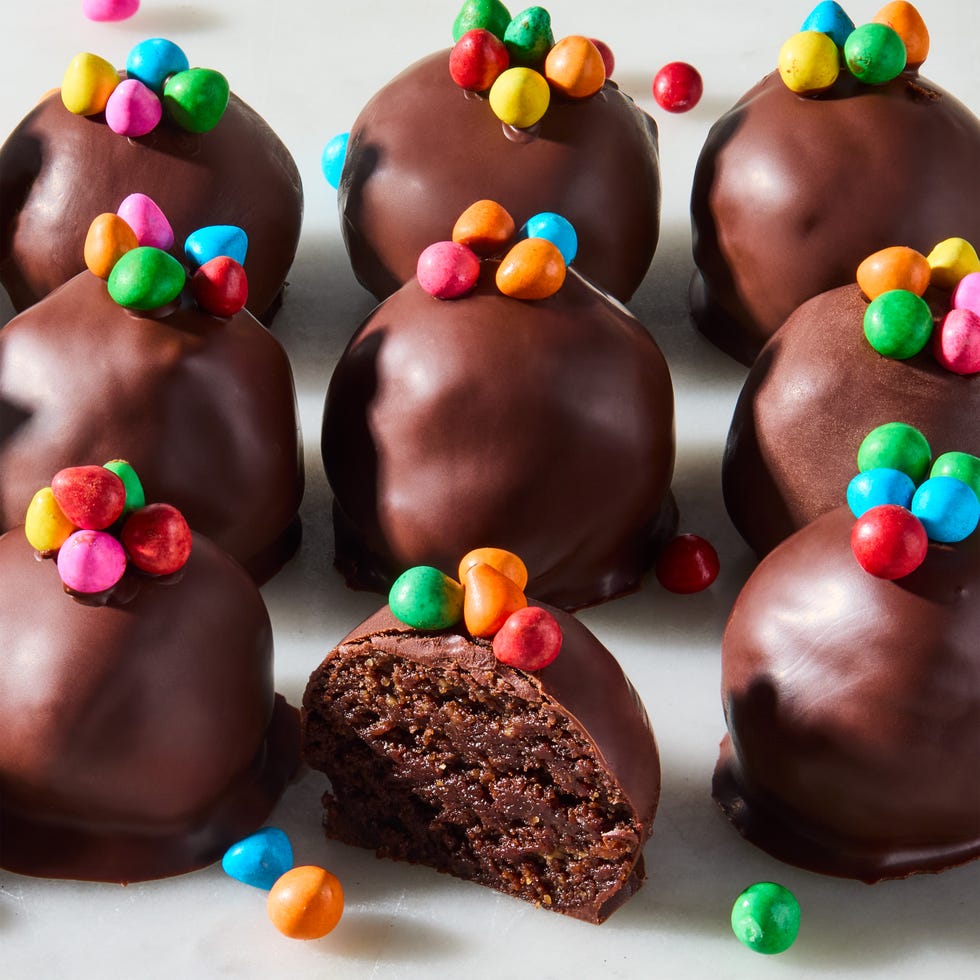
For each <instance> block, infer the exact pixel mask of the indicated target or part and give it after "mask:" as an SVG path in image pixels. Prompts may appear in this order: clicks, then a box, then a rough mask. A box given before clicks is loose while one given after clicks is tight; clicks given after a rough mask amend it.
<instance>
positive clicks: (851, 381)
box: [722, 284, 980, 556]
mask: <svg viewBox="0 0 980 980" xmlns="http://www.w3.org/2000/svg"><path fill="white" fill-rule="evenodd" d="M934 302H935V304H936V308H937V309H938V308H940V306H941V305H942V304H941V303H940V302H939V300H938V299H936V298H934ZM943 302H945V304H946V305H948V295H947V296H945V297H944V298H943ZM867 306H868V301H867V300H866V299H865V298H864V297H863V296H862V293H861V290H860V288H859V287H858V286H857V285H854V284H852V285H850V286H841V287H840V288H839V289H834V290H831V291H830V292H827V293H823V294H822V295H820V296H817V297H815V298H814V299H812V300H810V301H809V302H808V303H805V304H804V305H803V306H801V307H800V308H799V309H798V310H797V311H796V312H795V313H794V314H793V315H792V316H791V317H790V318H789V320H787V321H786V324H785V326H783V327H782V328H781V329H780V330H779V331H778V332H777V333H776V335H775V336H774V337H773V338H772V340H770V341H769V343H768V344H767V345H766V347H765V348H764V349H763V351H762V353H761V354H760V355H759V358H758V360H757V361H756V362H755V364H754V365H753V366H752V369H751V371H750V372H749V376H748V378H747V379H746V382H745V385H744V387H743V389H742V392H741V394H740V396H739V399H738V402H737V404H736V406H735V414H734V416H733V418H732V425H731V429H730V431H729V433H728V442H727V444H726V447H725V457H724V461H723V465H722V488H723V491H724V496H725V506H726V507H727V508H728V513H729V515H730V517H731V519H732V522H733V523H734V524H735V527H736V528H737V529H738V531H739V533H740V534H741V535H742V537H743V538H745V540H746V542H747V543H748V544H749V546H750V547H751V548H752V549H753V550H754V551H755V552H756V553H757V554H758V555H760V556H761V555H764V554H766V553H767V552H769V551H771V550H772V548H774V547H775V546H776V545H777V544H778V543H779V542H780V541H782V540H783V539H784V538H786V537H788V536H789V535H790V534H792V533H793V532H794V531H796V530H797V529H798V528H800V527H802V526H803V525H804V524H807V523H809V522H810V521H812V520H813V519H814V518H815V517H818V516H819V515H820V514H823V513H825V512H826V511H828V510H831V509H832V508H834V507H837V506H838V505H840V504H842V503H844V501H845V499H846V490H847V484H848V481H849V480H850V479H851V477H853V476H854V475H855V474H856V473H857V472H858V466H857V451H858V448H859V447H860V445H861V442H862V440H863V439H864V437H865V436H866V435H867V434H868V433H869V432H870V431H871V430H872V429H874V428H876V427H877V426H879V425H883V424H884V423H886V422H906V423H908V424H909V425H912V426H914V427H915V428H917V429H919V430H920V431H921V432H922V433H923V435H925V437H926V438H927V439H928V441H929V445H930V447H931V449H932V455H933V458H935V457H936V456H939V455H940V454H942V453H945V452H967V453H973V454H974V455H980V426H978V425H977V419H978V418H980V375H972V376H963V375H958V374H953V373H951V372H950V371H947V370H945V369H944V368H943V367H941V366H940V365H939V363H938V362H937V361H936V359H935V357H934V356H933V354H932V350H931V345H927V346H926V348H925V349H924V350H923V351H922V352H921V353H919V354H916V355H915V356H914V357H912V358H910V359H908V360H905V361H898V360H893V359H891V358H888V357H884V356H882V355H881V354H879V353H878V352H877V351H875V350H874V348H872V347H871V345H870V344H869V343H868V341H867V340H866V339H865V335H864V330H863V326H862V324H863V321H864V311H865V310H866V309H867Z"/></svg>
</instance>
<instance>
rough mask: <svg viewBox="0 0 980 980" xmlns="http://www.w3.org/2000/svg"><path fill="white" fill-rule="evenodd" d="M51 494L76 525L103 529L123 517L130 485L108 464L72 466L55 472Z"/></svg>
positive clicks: (85, 528) (96, 529) (91, 529)
mask: <svg viewBox="0 0 980 980" xmlns="http://www.w3.org/2000/svg"><path fill="white" fill-rule="evenodd" d="M51 493H52V494H53V496H54V499H55V501H56V502H57V504H58V506H59V507H60V508H61V512H62V513H63V514H64V515H65V517H67V518H68V520H69V521H71V523H72V524H74V525H75V527H78V528H82V529H83V530H85V531H101V530H103V528H107V527H108V526H109V525H110V524H113V523H115V521H117V520H119V517H120V515H121V514H122V512H123V508H124V507H125V506H126V487H125V486H124V485H123V482H122V480H120V479H119V477H118V476H116V474H115V473H113V472H112V470H107V469H106V468H105V467H104V466H69V467H68V468H67V469H63V470H60V471H59V472H58V473H55V475H54V479H53V480H52V481H51Z"/></svg>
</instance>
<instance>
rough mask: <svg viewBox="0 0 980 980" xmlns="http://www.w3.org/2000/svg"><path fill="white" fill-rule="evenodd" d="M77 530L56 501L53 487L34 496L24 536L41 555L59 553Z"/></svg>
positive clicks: (29, 508) (28, 512) (39, 491)
mask: <svg viewBox="0 0 980 980" xmlns="http://www.w3.org/2000/svg"><path fill="white" fill-rule="evenodd" d="M75 530H77V529H76V527H75V525H74V524H72V522H71V521H70V520H68V518H67V517H65V515H64V513H62V510H61V508H60V507H59V506H58V502H57V501H56V500H55V499H54V493H53V492H52V491H51V487H44V488H43V489H42V490H38V492H37V493H36V494H34V497H33V499H32V500H31V502H30V504H29V505H28V507H27V516H26V517H25V518H24V534H25V535H26V536H27V540H28V542H29V543H30V545H31V547H32V548H33V549H34V550H35V551H40V552H41V554H47V553H49V552H52V551H57V550H58V549H59V548H60V547H61V546H62V545H63V544H64V543H65V542H66V541H67V540H68V535H69V534H71V533H72V531H75Z"/></svg>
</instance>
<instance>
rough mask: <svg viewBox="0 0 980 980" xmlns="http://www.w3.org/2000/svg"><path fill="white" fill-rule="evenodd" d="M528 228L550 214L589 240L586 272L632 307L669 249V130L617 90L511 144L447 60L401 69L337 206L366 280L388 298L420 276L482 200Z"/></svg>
mask: <svg viewBox="0 0 980 980" xmlns="http://www.w3.org/2000/svg"><path fill="white" fill-rule="evenodd" d="M484 198H490V199H492V200H495V201H497V202H499V203H500V204H502V205H503V206H504V207H505V208H506V209H507V210H508V211H509V212H510V214H511V215H512V216H513V218H514V221H515V222H516V223H517V225H518V227H520V226H521V225H522V224H523V223H524V222H525V221H527V219H528V218H530V217H532V216H533V215H535V214H538V213H539V212H541V211H555V212H557V213H558V214H560V215H563V216H564V217H565V218H567V219H568V220H569V221H570V222H571V223H572V224H573V225H574V226H575V230H576V232H577V233H578V241H579V252H578V256H577V257H576V259H575V268H576V269H578V271H579V272H580V273H582V275H583V276H585V277H586V278H588V279H591V280H592V281H593V282H595V283H596V284H597V285H599V286H600V287H601V288H603V289H605V290H606V291H607V292H610V293H612V294H613V295H614V296H616V297H617V298H618V299H621V300H623V301H625V300H628V299H629V298H630V297H631V296H632V295H633V293H634V292H635V290H636V287H637V286H638V285H639V284H640V282H641V281H642V279H643V277H644V275H646V271H647V269H648V268H649V266H650V260H651V259H652V258H653V253H654V251H655V250H656V247H657V236H658V233H659V227H660V164H659V157H658V147H657V126H656V123H655V122H654V121H653V120H652V119H651V118H650V117H649V116H647V114H646V113H645V112H643V111H642V110H640V109H639V108H637V106H636V105H635V104H634V103H633V101H632V99H630V98H629V97H628V96H626V95H624V94H623V93H622V92H620V90H619V89H618V87H617V86H616V85H615V84H614V83H609V82H607V83H606V85H605V86H604V88H603V89H602V91H601V92H599V93H597V94H596V95H595V96H593V97H592V98H589V99H584V100H582V101H581V102H570V101H566V100H563V99H561V98H559V97H557V96H553V97H552V100H551V105H550V106H549V107H548V111H547V112H546V113H545V116H544V118H543V119H542V120H541V123H540V130H539V131H538V132H537V133H536V134H529V135H528V137H527V138H524V139H522V140H515V139H510V138H508V137H507V136H506V135H505V134H504V132H503V127H502V125H501V122H500V120H499V119H497V117H496V116H495V115H494V114H493V111H492V110H491V108H490V104H489V102H487V100H486V99H485V98H481V97H479V96H477V95H474V94H472V93H471V94H467V93H466V92H465V91H464V90H463V89H461V88H459V86H457V85H456V84H455V83H454V82H453V80H452V78H451V77H450V75H449V52H448V51H440V52H437V53H436V54H433V55H430V56H429V57H427V58H424V59H422V60H421V61H419V62H417V63H416V64H414V65H412V66H411V67H410V68H408V69H406V70H405V71H404V72H402V73H401V74H400V75H399V76H398V77H397V78H395V79H394V80H393V81H391V82H390V83H389V84H388V85H386V86H385V87H384V88H383V89H381V91H380V92H378V93H377V94H376V95H375V96H374V97H373V98H372V99H371V101H370V102H368V104H367V105H366V106H365V107H364V109H363V110H362V111H361V114H360V115H359V116H358V118H357V120H356V121H355V123H354V127H353V129H352V130H351V135H350V142H349V144H348V149H347V159H346V161H345V163H344V171H343V176H342V178H341V184H340V189H339V195H338V204H339V207H340V213H341V218H342V227H343V232H344V239H345V241H346V243H347V251H348V252H349V253H350V259H351V265H352V266H353V268H354V274H355V275H356V276H357V278H358V280H359V281H360V282H361V284H362V285H363V286H364V287H365V288H367V289H369V290H370V291H371V292H372V293H374V294H375V296H377V297H378V298H379V299H383V298H384V297H385V296H388V295H390V294H391V293H393V292H394V291H395V290H396V289H397V288H398V287H399V286H400V285H401V284H402V283H404V282H407V281H408V280H409V279H411V278H412V276H414V275H415V266H416V263H417V261H418V257H419V253H420V252H421V251H422V250H423V249H424V248H426V247H427V246H429V245H431V244H432V243H433V242H438V241H442V240H443V239H445V238H447V237H448V234H447V233H448V231H449V230H450V229H451V228H452V227H453V225H454V224H455V222H456V219H457V218H458V217H459V216H460V214H462V212H463V211H464V210H465V209H466V208H468V207H469V206H470V205H471V204H472V203H473V202H474V201H479V200H482V199H484Z"/></svg>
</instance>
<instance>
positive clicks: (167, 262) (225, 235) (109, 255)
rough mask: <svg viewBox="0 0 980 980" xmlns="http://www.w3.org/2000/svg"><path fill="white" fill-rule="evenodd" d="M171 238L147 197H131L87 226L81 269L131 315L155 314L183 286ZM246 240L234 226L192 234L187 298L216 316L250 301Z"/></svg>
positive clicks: (188, 246) (187, 243) (187, 255)
mask: <svg viewBox="0 0 980 980" xmlns="http://www.w3.org/2000/svg"><path fill="white" fill-rule="evenodd" d="M173 244H174V233H173V229H172V228H171V227H170V222H169V221H168V220H167V218H166V215H164V213H163V212H162V211H161V210H160V208H159V207H158V206H157V204H156V203H155V202H154V201H153V200H152V199H151V198H149V197H147V196H146V195H145V194H139V193H137V194H130V195H129V196H128V197H127V198H126V199H125V200H124V201H123V202H122V203H121V204H120V205H119V208H118V210H117V211H116V212H115V213H114V214H113V213H112V212H106V213H105V214H100V215H98V217H96V218H95V219H94V220H93V221H92V224H91V225H89V230H88V234H87V235H86V236H85V265H86V266H87V268H88V269H89V271H90V272H92V273H93V274H94V275H96V276H98V277H99V278H100V279H105V280H107V288H108V291H109V295H110V296H111V297H112V299H113V300H115V302H117V303H118V304H119V305H120V306H125V307H126V308H127V309H131V310H143V311H149V310H157V309H160V308H161V307H165V306H167V305H168V304H170V303H172V302H174V300H176V299H177V297H178V296H180V294H181V291H182V290H183V288H184V285H185V283H186V282H187V273H186V271H185V270H184V266H183V265H182V264H181V263H180V262H179V261H178V260H177V259H175V258H174V257H173V256H172V255H171V254H169V251H168V249H170V248H172V247H173ZM247 251H248V236H247V235H246V234H245V232H244V230H243V229H241V228H239V227H238V226H237V225H208V226H206V227H204V228H198V229H197V230H196V231H193V232H191V234H190V235H188V236H187V239H186V241H185V242H184V256H185V258H186V260H187V262H188V264H189V265H190V266H191V267H192V268H194V269H195V271H194V274H193V276H192V277H191V293H192V295H193V296H194V299H195V301H196V302H197V305H198V306H199V307H200V308H201V309H202V310H204V312H205V313H210V314H212V315H214V316H221V317H229V316H234V315H235V314H236V313H237V312H238V311H239V310H241V309H242V308H243V307H244V306H245V302H246V300H247V299H248V277H247V276H246V274H245V269H244V268H243V263H244V262H245V255H246V253H247Z"/></svg>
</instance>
